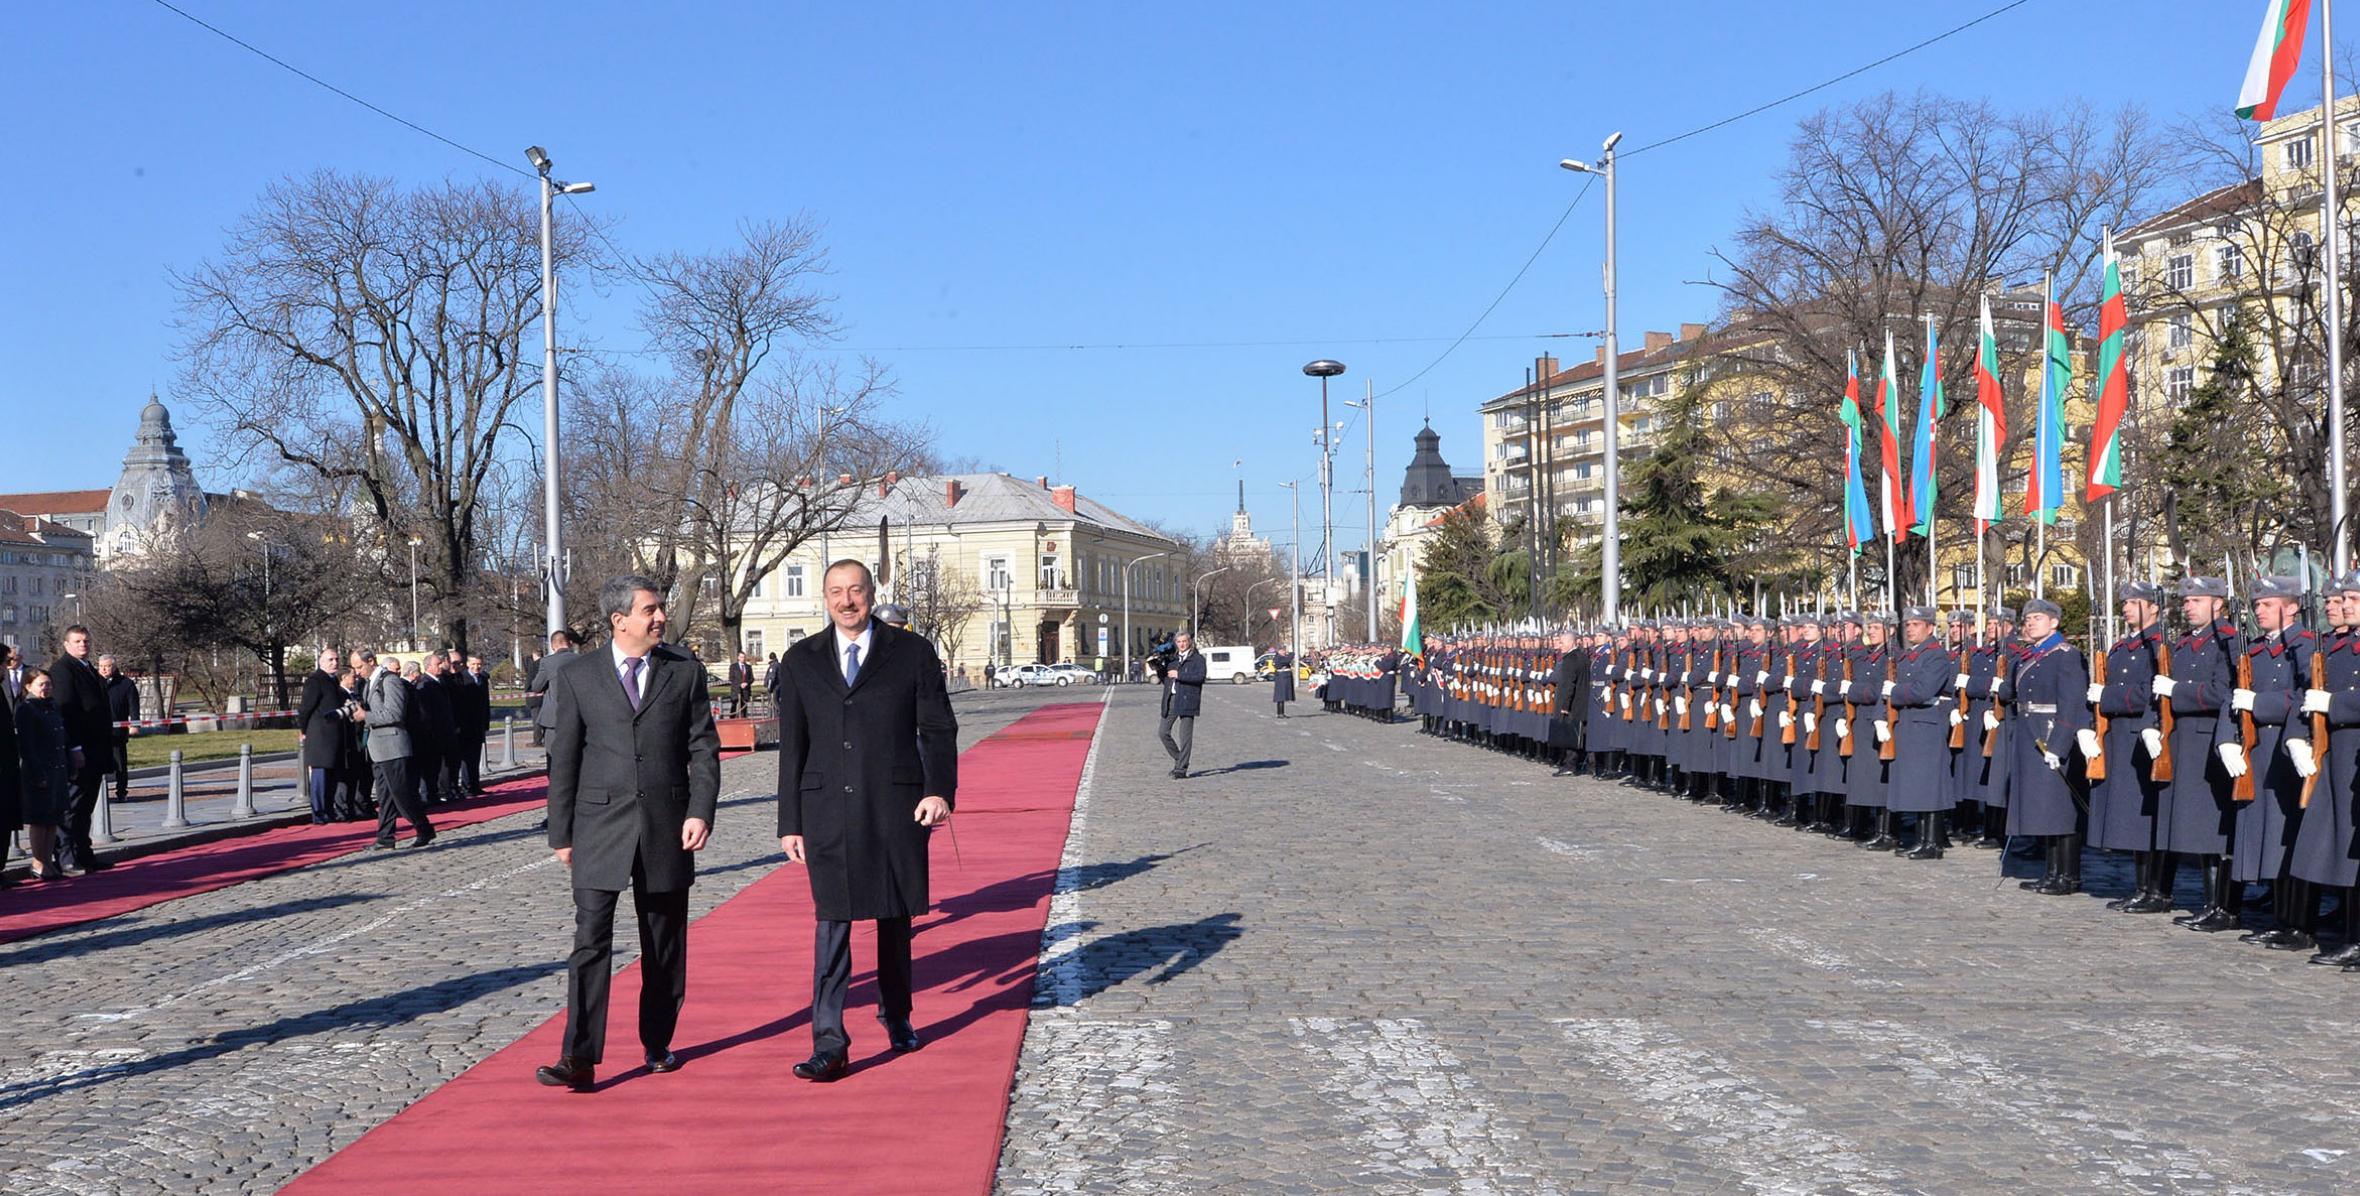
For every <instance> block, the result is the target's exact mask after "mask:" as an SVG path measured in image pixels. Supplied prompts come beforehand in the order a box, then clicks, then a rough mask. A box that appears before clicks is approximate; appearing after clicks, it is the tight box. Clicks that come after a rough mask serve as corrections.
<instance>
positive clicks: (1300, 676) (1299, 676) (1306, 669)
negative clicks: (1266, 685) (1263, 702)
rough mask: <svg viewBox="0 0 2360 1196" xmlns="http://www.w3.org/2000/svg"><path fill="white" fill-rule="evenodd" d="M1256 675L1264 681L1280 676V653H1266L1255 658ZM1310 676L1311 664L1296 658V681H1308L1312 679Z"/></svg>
mask: <svg viewBox="0 0 2360 1196" xmlns="http://www.w3.org/2000/svg"><path fill="white" fill-rule="evenodd" d="M1254 675H1255V676H1256V677H1260V678H1263V679H1264V680H1268V679H1269V678H1272V677H1275V676H1277V675H1278V653H1276V652H1264V653H1263V654H1261V655H1260V656H1257V657H1255V658H1254ZM1310 676H1311V666H1310V665H1309V664H1306V663H1304V661H1303V658H1301V657H1299V656H1298V657H1296V658H1295V680H1297V681H1303V680H1307V679H1309V678H1310Z"/></svg>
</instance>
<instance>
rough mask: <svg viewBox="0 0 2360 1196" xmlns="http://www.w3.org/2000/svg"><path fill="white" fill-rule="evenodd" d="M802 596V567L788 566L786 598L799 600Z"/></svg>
mask: <svg viewBox="0 0 2360 1196" xmlns="http://www.w3.org/2000/svg"><path fill="white" fill-rule="evenodd" d="M802 596H803V566H801V565H789V566H787V597H789V598H801V597H802Z"/></svg>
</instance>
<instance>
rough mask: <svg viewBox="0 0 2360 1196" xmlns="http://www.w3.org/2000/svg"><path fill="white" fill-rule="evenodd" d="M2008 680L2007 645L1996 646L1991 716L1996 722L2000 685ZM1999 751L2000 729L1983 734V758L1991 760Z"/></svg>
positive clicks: (1992, 655) (1992, 663)
mask: <svg viewBox="0 0 2360 1196" xmlns="http://www.w3.org/2000/svg"><path fill="white" fill-rule="evenodd" d="M2007 679H2008V653H2007V648H2006V645H2003V644H1994V645H1992V647H1991V715H1992V721H1994V722H1997V721H1998V720H1999V687H2000V683H2001V682H2003V681H2006V680H2007ZM1998 750H1999V728H1998V727H1993V728H1991V729H1990V730H1988V731H1985V732H1984V733H1983V758H1984V759H1986V760H1989V759H1991V756H1992V753H1994V752H1996V751H1998Z"/></svg>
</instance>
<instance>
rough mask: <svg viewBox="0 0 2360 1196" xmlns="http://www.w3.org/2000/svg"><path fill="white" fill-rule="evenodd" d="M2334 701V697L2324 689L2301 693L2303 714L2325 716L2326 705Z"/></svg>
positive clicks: (2308, 690)
mask: <svg viewBox="0 0 2360 1196" xmlns="http://www.w3.org/2000/svg"><path fill="white" fill-rule="evenodd" d="M2334 700H2335V695H2334V694H2332V693H2329V692H2328V691H2326V690H2324V689H2306V690H2304V691H2303V713H2305V714H2325V713H2327V704H2328V703H2329V702H2332V701H2334Z"/></svg>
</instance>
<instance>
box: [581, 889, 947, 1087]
mask: <svg viewBox="0 0 2360 1196" xmlns="http://www.w3.org/2000/svg"><path fill="white" fill-rule="evenodd" d="M621 897H622V894H620V893H617V892H615V891H613V890H611V889H575V890H574V952H573V954H572V955H570V956H568V957H567V958H566V1003H565V1007H566V1019H565V1045H564V1047H563V1048H562V1049H561V1050H560V1051H559V1053H560V1054H562V1055H564V1056H565V1057H566V1058H568V1059H580V1060H583V1061H585V1062H589V1063H598V1062H602V1061H604V1059H605V1058H606V1000H607V994H608V992H609V990H611V989H612V988H613V986H614V969H613V967H612V966H611V965H610V961H611V960H612V959H613V958H614V946H615V904H616V902H617V901H619V900H620V899H621ZM631 907H632V908H633V909H635V910H637V911H639V1045H640V1046H641V1047H642V1048H643V1049H644V1050H645V1052H646V1054H649V1055H661V1054H663V1053H664V1052H666V1051H668V1050H671V1049H672V1031H673V1030H674V1028H675V1027H677V1026H678V1025H679V1023H680V1006H681V1005H682V1004H683V1003H684V1002H686V1001H687V1000H688V890H687V889H674V890H672V891H670V892H664V893H651V892H648V891H647V873H646V871H645V870H644V869H642V868H640V867H638V866H636V865H634V866H633V867H632V869H631ZM905 925H906V923H905ZM837 1012H838V1015H839V1017H841V1015H842V1012H843V1009H842V1006H841V1005H840V1004H839V1006H838V1007H837ZM577 1013H578V1016H577Z"/></svg>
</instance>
